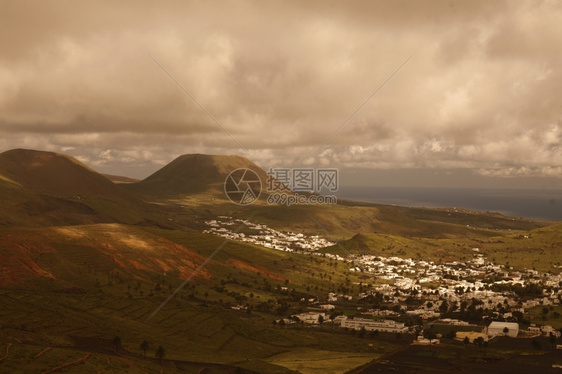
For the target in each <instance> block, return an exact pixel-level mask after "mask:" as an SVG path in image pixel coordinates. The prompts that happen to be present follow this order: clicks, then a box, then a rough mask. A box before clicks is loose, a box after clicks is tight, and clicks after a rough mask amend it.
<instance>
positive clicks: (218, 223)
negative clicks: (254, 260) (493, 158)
mask: <svg viewBox="0 0 562 374" xmlns="http://www.w3.org/2000/svg"><path fill="white" fill-rule="evenodd" d="M205 224H206V225H207V226H208V227H209V228H208V229H207V230H205V231H204V233H208V234H214V235H219V236H222V237H225V238H228V239H231V240H238V241H244V242H248V243H252V244H256V245H260V246H263V247H266V248H272V249H276V250H280V251H286V252H296V253H301V254H307V255H313V256H323V257H326V258H330V259H333V260H336V261H342V262H346V263H348V264H351V267H350V268H349V270H350V271H352V272H361V273H363V274H365V275H369V276H371V277H372V278H375V279H381V280H382V281H383V282H380V283H378V284H377V283H376V282H375V285H373V286H372V287H371V288H370V289H368V290H367V291H366V292H363V293H362V294H359V298H362V297H367V296H369V295H371V294H373V293H374V292H380V293H382V294H383V295H384V297H385V301H386V302H387V303H395V304H398V305H402V304H401V303H403V302H404V301H405V300H406V299H407V298H408V297H412V295H415V296H414V297H415V298H416V299H418V300H421V301H424V302H423V303H422V304H421V305H420V306H418V307H417V308H416V309H414V310H406V309H405V308H402V310H401V312H400V313H403V312H405V313H407V314H409V315H416V316H419V317H421V318H422V319H433V318H439V317H440V316H441V314H442V310H441V309H442V308H440V307H441V305H442V303H443V302H445V301H446V302H448V304H449V305H453V304H460V303H461V302H463V301H465V302H466V301H468V302H469V303H471V302H473V301H474V300H478V301H480V303H479V304H478V305H475V307H476V308H485V309H488V310H491V311H493V313H494V316H495V317H498V319H500V320H502V319H510V318H511V317H512V316H513V314H512V312H514V311H519V312H522V313H523V312H525V310H526V309H529V308H533V307H536V306H550V305H557V304H559V303H560V299H561V298H562V287H560V286H559V285H560V284H562V283H561V282H562V276H561V275H556V274H539V273H538V272H537V271H536V270H531V269H529V270H525V271H522V272H516V271H512V270H510V269H506V268H505V267H503V266H501V265H496V264H494V263H492V262H490V261H488V260H487V259H486V257H485V256H484V254H482V253H480V249H479V248H473V249H472V251H471V252H470V253H471V254H472V259H471V260H469V261H451V262H446V263H439V264H437V263H435V262H433V261H426V260H414V259H411V258H401V257H397V256H392V257H384V256H376V255H350V256H346V257H342V256H339V255H334V254H329V253H319V252H318V251H317V250H318V249H320V248H323V247H328V246H333V245H334V244H335V243H332V242H330V241H328V240H326V239H324V238H321V237H319V236H307V235H305V234H302V233H293V232H287V233H285V232H281V231H278V230H274V229H271V228H269V227H267V226H266V225H263V224H257V223H253V222H250V221H247V220H241V219H234V218H231V217H226V216H221V217H218V219H216V220H210V221H206V222H205ZM240 225H244V226H245V227H246V228H245V229H244V233H242V232H238V231H239V230H238V227H239V226H240ZM248 231H250V232H251V233H248ZM490 277H494V278H496V279H500V278H501V279H502V280H497V281H494V282H492V283H490V282H489V281H488V282H487V283H485V282H484V280H485V279H486V278H490ZM494 283H495V284H503V285H516V284H519V285H522V286H526V285H528V284H532V283H536V284H540V285H542V286H544V289H543V293H542V295H540V296H539V297H535V298H532V299H526V300H525V301H521V300H520V299H519V298H518V297H516V295H514V294H512V293H510V292H495V291H493V290H492V289H491V287H490V286H491V285H492V284H494ZM547 287H551V289H550V290H549V291H547ZM414 291H416V292H414ZM351 299H352V297H351V296H350V295H342V294H335V293H330V294H328V295H327V301H328V302H336V301H341V300H351ZM500 305H501V306H502V307H504V306H505V309H508V311H507V312H505V311H503V312H500V310H501V309H502V308H501V307H500ZM388 312H390V311H388ZM392 313H396V312H392ZM364 314H371V315H379V316H384V315H386V316H390V315H391V314H390V313H387V312H384V313H382V312H378V313H375V312H374V310H372V312H370V313H364ZM396 314H398V313H396ZM320 315H322V318H320V320H322V319H324V318H325V315H324V313H315V312H309V313H304V314H302V315H298V316H296V319H298V320H300V321H302V322H304V323H307V324H316V323H319V322H318V321H319V317H320ZM293 317H295V316H293ZM512 320H513V319H512ZM290 322H291V321H289V320H287V323H290ZM292 322H294V320H293V321H292ZM326 322H328V321H326ZM330 322H331V321H330ZM333 322H334V323H340V324H341V326H342V327H347V328H350V329H361V328H365V330H367V331H375V330H377V331H390V332H406V331H408V328H407V327H405V326H403V324H400V323H398V322H395V321H392V320H372V319H362V318H347V317H345V316H341V317H338V318H337V320H334V321H333ZM459 323H466V322H464V321H459ZM506 328H507V329H506ZM500 330H501V331H500ZM535 330H537V331H535ZM539 330H540V331H539ZM543 330H544V328H542V327H541V328H538V327H533V326H532V327H531V328H530V329H529V331H530V332H536V333H542V334H548V333H549V332H552V331H546V330H544V331H543ZM506 331H507V334H506ZM518 332H519V326H518V324H517V323H515V322H492V324H491V325H490V326H489V327H488V329H487V332H486V333H487V335H488V336H496V335H507V336H517V334H518ZM556 334H558V333H557V332H556Z"/></svg>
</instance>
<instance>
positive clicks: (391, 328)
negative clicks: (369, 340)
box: [341, 317, 408, 332]
mask: <svg viewBox="0 0 562 374" xmlns="http://www.w3.org/2000/svg"><path fill="white" fill-rule="evenodd" d="M341 327H346V328H349V329H353V330H361V329H362V328H365V330H366V331H384V332H408V327H406V326H404V324H403V323H402V322H396V321H393V320H389V319H383V320H374V319H366V318H347V317H343V318H342V319H341Z"/></svg>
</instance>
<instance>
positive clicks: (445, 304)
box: [439, 300, 449, 313]
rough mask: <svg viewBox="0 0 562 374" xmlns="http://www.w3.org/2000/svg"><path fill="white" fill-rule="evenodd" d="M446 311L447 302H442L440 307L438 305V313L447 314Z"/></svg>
mask: <svg viewBox="0 0 562 374" xmlns="http://www.w3.org/2000/svg"><path fill="white" fill-rule="evenodd" d="M447 310H449V303H448V302H447V300H443V302H442V303H441V305H439V311H440V312H441V313H447Z"/></svg>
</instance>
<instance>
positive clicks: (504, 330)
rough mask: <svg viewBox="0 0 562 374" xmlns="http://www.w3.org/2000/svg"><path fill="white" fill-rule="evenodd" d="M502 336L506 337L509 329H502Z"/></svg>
mask: <svg viewBox="0 0 562 374" xmlns="http://www.w3.org/2000/svg"><path fill="white" fill-rule="evenodd" d="M503 334H504V335H505V336H507V334H509V328H507V326H506V327H504V328H503Z"/></svg>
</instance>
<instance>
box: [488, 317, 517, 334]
mask: <svg viewBox="0 0 562 374" xmlns="http://www.w3.org/2000/svg"><path fill="white" fill-rule="evenodd" d="M487 333H488V336H490V337H494V336H502V335H505V336H509V337H510V338H515V337H517V335H518V334H519V324H518V323H516V322H497V321H494V322H492V323H490V325H489V326H488V332H487Z"/></svg>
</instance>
